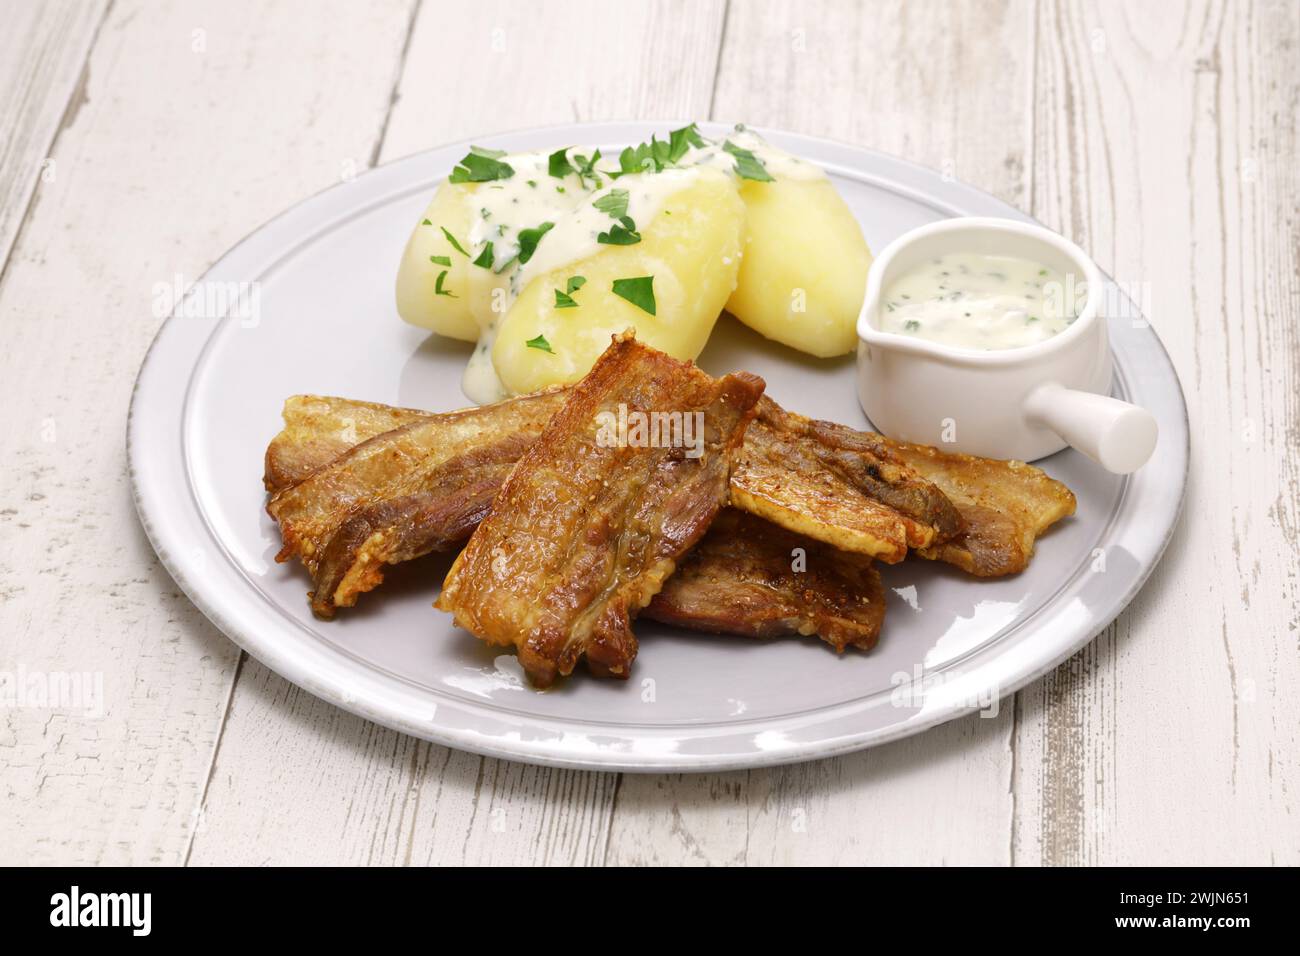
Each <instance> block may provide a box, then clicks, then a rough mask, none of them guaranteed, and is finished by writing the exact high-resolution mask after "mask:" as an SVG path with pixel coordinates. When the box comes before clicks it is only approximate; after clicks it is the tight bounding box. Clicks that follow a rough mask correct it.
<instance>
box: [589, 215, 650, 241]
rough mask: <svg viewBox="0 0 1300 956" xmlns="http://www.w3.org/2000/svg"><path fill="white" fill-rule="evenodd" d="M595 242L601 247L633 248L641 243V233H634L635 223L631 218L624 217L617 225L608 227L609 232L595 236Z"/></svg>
mask: <svg viewBox="0 0 1300 956" xmlns="http://www.w3.org/2000/svg"><path fill="white" fill-rule="evenodd" d="M596 241H597V242H598V243H600V244H601V245H603V246H634V245H636V244H637V243H638V242H640V241H641V233H639V232H637V231H636V223H635V222H633V221H632V217H630V216H624V217H623V218H622V219H620V220H619V221H618V223H617V224H615V225H614V226H611V227H610V230H609V232H602V233H600V234H599V235H598V236H596Z"/></svg>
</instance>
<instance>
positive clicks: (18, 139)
mask: <svg viewBox="0 0 1300 956" xmlns="http://www.w3.org/2000/svg"><path fill="white" fill-rule="evenodd" d="M105 6H106V0H94V2H90V3H87V2H78V0H59V2H53V3H23V2H22V0H6V2H4V3H0V22H3V23H4V25H5V28H4V31H3V32H2V33H0V129H3V130H4V136H3V137H0V275H2V274H3V270H4V267H5V263H6V262H7V261H8V259H9V252H10V250H11V249H12V248H13V242H14V237H15V236H17V234H18V229H19V227H20V226H21V224H22V221H23V217H24V216H26V214H27V208H28V206H29V205H30V204H31V200H32V194H33V193H34V192H35V191H36V189H37V187H38V186H39V185H40V183H41V182H42V181H45V182H50V181H52V180H53V179H54V177H56V176H57V175H58V168H57V166H55V165H53V164H51V163H50V159H49V157H50V146H51V144H52V143H53V142H54V137H55V135H56V134H57V133H58V131H59V129H60V127H61V126H64V125H68V124H70V123H72V122H73V121H75V119H76V116H77V111H78V110H80V109H81V104H82V102H83V100H84V96H85V89H84V83H85V79H86V76H85V73H84V70H83V68H84V66H85V63H86V57H87V56H88V55H89V53H90V45H91V42H92V41H93V40H94V37H95V31H96V29H97V28H98V26H99V24H100V22H101V20H102V19H103V17H104V10H105Z"/></svg>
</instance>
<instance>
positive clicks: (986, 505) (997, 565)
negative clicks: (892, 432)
mask: <svg viewBox="0 0 1300 956" xmlns="http://www.w3.org/2000/svg"><path fill="white" fill-rule="evenodd" d="M885 440H886V441H887V442H888V445H889V447H890V448H891V449H892V450H893V451H894V452H895V453H896V454H897V455H898V457H899V459H900V460H902V461H903V462H906V463H907V464H908V465H910V466H911V467H912V468H914V469H915V470H916V471H917V473H918V474H920V475H922V476H923V477H925V478H926V479H928V480H930V481H932V482H934V483H935V484H936V485H937V486H938V487H939V488H941V489H942V490H943V493H944V494H946V495H947V496H948V497H949V498H950V499H951V500H952V502H953V504H954V505H956V506H957V510H958V511H959V512H960V513H961V516H962V520H963V522H964V524H965V530H964V531H963V532H962V533H961V534H959V535H958V536H957V537H955V538H953V539H952V540H950V541H944V542H940V543H938V544H934V545H931V546H929V547H925V548H920V549H918V552H917V553H919V554H920V555H921V556H922V557H925V558H929V559H930V560H932V561H945V562H947V563H948V564H952V565H956V566H957V567H959V568H961V569H962V570H963V571H965V572H966V573H968V574H973V575H976V576H977V577H981V578H996V577H1002V576H1003V575H1007V574H1017V573H1019V572H1020V571H1023V570H1024V569H1025V568H1026V567H1028V565H1029V559H1030V558H1031V557H1033V554H1034V542H1035V541H1036V540H1037V539H1038V537H1039V536H1040V535H1041V534H1042V533H1043V532H1044V531H1046V530H1047V529H1048V528H1049V527H1051V526H1052V525H1053V524H1055V523H1056V522H1057V521H1059V520H1060V519H1062V518H1065V517H1068V516H1069V515H1072V514H1074V508H1075V499H1074V493H1073V492H1072V491H1070V489H1069V488H1067V487H1066V486H1065V485H1063V484H1062V483H1061V482H1059V481H1057V480H1056V479H1054V478H1049V477H1048V476H1047V474H1046V473H1045V472H1044V471H1043V470H1042V469H1041V468H1036V467H1034V466H1033V465H1027V464H1025V463H1024V462H1023V461H998V460H996V459H992V458H976V457H974V456H972V455H957V454H949V453H946V452H941V451H939V450H938V449H937V448H932V447H931V446H929V445H910V444H907V443H905V442H895V441H890V440H888V439H885Z"/></svg>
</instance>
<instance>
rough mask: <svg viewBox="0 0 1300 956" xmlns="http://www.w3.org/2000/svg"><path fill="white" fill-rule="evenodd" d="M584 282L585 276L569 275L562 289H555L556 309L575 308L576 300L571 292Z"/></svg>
mask: <svg viewBox="0 0 1300 956" xmlns="http://www.w3.org/2000/svg"><path fill="white" fill-rule="evenodd" d="M586 284H587V277H586V276H569V281H568V282H567V283H565V285H564V291H560V290H559V289H556V290H555V307H556V308H557V309H576V308H577V307H578V300H577V299H575V298H574V297H573V293H575V292H577V291H578V290H579V289H581V288H582V287H583V286H584V285H586Z"/></svg>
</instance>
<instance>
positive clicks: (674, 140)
mask: <svg viewBox="0 0 1300 956" xmlns="http://www.w3.org/2000/svg"><path fill="white" fill-rule="evenodd" d="M703 145H705V143H704V137H703V136H701V135H700V130H699V127H697V126H696V125H695V124H694V123H692V124H691V125H690V126H683V127H682V128H681V129H675V130H673V131H672V132H671V133H669V134H668V160H669V162H672V163H678V162H681V159H682V157H683V156H685V155H686V153H687V152H688V151H689V150H690V148H691V147H692V146H703Z"/></svg>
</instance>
